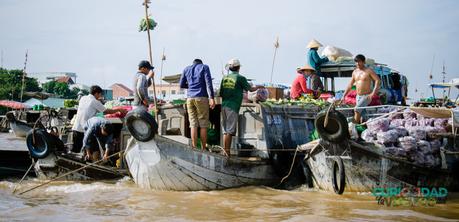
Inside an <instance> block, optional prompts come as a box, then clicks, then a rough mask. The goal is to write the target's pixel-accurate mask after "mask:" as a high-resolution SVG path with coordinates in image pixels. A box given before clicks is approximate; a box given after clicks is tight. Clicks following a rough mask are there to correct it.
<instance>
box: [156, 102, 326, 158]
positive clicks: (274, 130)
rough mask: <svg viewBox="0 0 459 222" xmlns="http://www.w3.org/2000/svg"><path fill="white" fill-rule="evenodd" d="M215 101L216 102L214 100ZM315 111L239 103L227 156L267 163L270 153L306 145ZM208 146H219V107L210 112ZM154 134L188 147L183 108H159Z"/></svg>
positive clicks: (317, 109)
mask: <svg viewBox="0 0 459 222" xmlns="http://www.w3.org/2000/svg"><path fill="white" fill-rule="evenodd" d="M217 101H218V100H217ZM319 111H320V110H319V108H317V107H311V108H302V107H298V106H291V107H287V106H266V105H262V104H257V103H243V104H242V106H241V110H240V112H239V121H238V130H237V134H236V136H234V137H233V142H232V147H231V153H232V154H237V155H238V156H241V157H242V156H246V157H257V158H261V159H268V158H269V154H270V152H271V151H274V150H277V151H279V150H286V149H293V151H294V149H295V148H296V147H297V146H298V145H301V144H305V143H307V142H309V136H310V134H311V133H312V131H313V128H314V117H315V115H316V114H317V113H318V112H319ZM209 119H210V123H211V124H210V125H211V126H210V128H209V131H208V144H209V145H210V147H217V148H218V147H222V146H223V133H222V130H221V105H220V104H218V102H217V105H216V107H215V108H214V109H213V110H210V116H209ZM158 126H159V129H158V134H159V135H161V136H163V137H167V138H170V139H173V140H175V141H180V142H182V143H184V144H188V145H191V135H190V128H189V121H188V114H187V110H186V105H184V104H181V105H180V104H178V105H171V104H168V105H164V106H161V107H160V112H159V122H158Z"/></svg>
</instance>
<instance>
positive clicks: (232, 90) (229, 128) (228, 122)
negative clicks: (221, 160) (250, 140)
mask: <svg viewBox="0 0 459 222" xmlns="http://www.w3.org/2000/svg"><path fill="white" fill-rule="evenodd" d="M226 68H227V69H228V70H229V74H228V75H226V76H225V77H224V78H223V79H222V82H221V84H220V96H221V97H222V126H223V133H224V135H223V142H224V149H225V152H226V154H227V155H228V156H229V155H230V148H231V140H232V139H233V136H234V135H236V127H237V122H238V119H239V109H240V108H241V103H242V98H243V94H242V93H243V90H246V91H255V90H256V89H257V88H255V87H252V86H250V84H249V83H248V82H247V79H246V78H245V77H244V76H242V75H241V74H239V70H240V68H241V63H240V62H239V60H238V59H231V60H230V61H229V62H228V64H227V65H226ZM258 88H259V87H258Z"/></svg>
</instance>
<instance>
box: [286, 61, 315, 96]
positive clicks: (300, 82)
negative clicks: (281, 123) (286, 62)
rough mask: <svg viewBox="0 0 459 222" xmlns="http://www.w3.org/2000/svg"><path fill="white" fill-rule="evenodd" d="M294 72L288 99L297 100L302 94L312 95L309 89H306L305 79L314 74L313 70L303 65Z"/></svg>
mask: <svg viewBox="0 0 459 222" xmlns="http://www.w3.org/2000/svg"><path fill="white" fill-rule="evenodd" d="M296 72H297V75H296V78H295V79H294V80H293V83H292V89H291V90H290V99H298V98H299V97H301V95H302V94H307V93H310V94H312V93H313V91H312V90H311V89H308V87H307V82H306V81H307V80H306V79H307V78H308V77H309V76H310V75H311V74H312V73H313V72H314V68H312V67H311V66H309V65H305V66H303V67H301V68H297V70H296Z"/></svg>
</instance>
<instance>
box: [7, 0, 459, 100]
mask: <svg viewBox="0 0 459 222" xmlns="http://www.w3.org/2000/svg"><path fill="white" fill-rule="evenodd" d="M141 3H142V0H110V1H108V0H96V1H95V0H78V1H62V0H40V1H36V0H20V1H19V0H1V1H0V28H1V34H0V49H1V50H3V54H4V58H3V66H4V67H5V68H11V69H13V68H19V69H20V68H22V67H23V63H24V53H25V51H26V49H28V50H29V62H28V65H27V71H28V72H51V71H68V72H76V73H77V74H78V79H77V81H78V82H80V83H84V84H87V85H91V84H100V85H102V86H104V87H108V86H110V85H111V84H113V83H116V82H121V83H124V84H126V85H127V86H129V87H131V85H132V79H133V75H134V74H135V72H136V69H137V64H138V62H139V60H141V59H147V58H148V48H147V40H146V39H147V38H146V33H144V32H141V33H139V32H138V30H137V29H138V25H139V21H140V19H141V18H142V17H143V16H144V8H143V7H142V4H141ZM150 13H151V15H152V16H153V18H154V19H155V20H156V21H157V22H158V23H159V25H158V27H157V29H156V30H154V31H153V33H152V42H153V50H154V65H155V66H156V67H157V69H156V71H157V75H158V76H159V74H160V62H161V60H160V58H161V52H162V50H163V48H165V49H166V56H167V60H166V62H165V64H164V75H169V74H176V73H180V72H181V71H182V70H183V68H184V67H185V66H187V65H189V64H190V63H191V62H192V60H193V59H194V58H196V57H199V58H202V59H203V61H204V62H205V63H207V64H209V65H210V67H211V71H212V74H213V76H214V78H215V79H217V80H219V79H220V78H221V73H222V64H224V63H226V62H227V61H228V60H229V59H231V58H233V57H237V58H239V59H240V60H241V63H242V65H243V67H242V70H241V72H242V73H243V74H245V75H246V76H247V77H248V78H254V79H256V82H269V75H270V73H271V63H272V57H273V50H274V49H273V42H274V39H275V38H276V36H279V38H280V48H279V51H278V55H277V61H276V66H275V75H274V78H273V80H274V82H278V83H284V84H290V83H291V81H292V80H293V78H294V76H295V68H296V67H297V66H300V65H302V64H304V63H306V56H305V55H306V52H307V49H306V44H307V43H308V41H309V40H310V39H311V38H316V39H318V40H319V41H320V42H321V43H322V44H324V45H335V46H338V47H342V48H345V49H347V50H349V51H351V52H352V53H354V54H357V53H363V54H364V55H366V56H367V57H370V58H374V59H375V60H376V61H377V62H380V63H385V64H389V65H390V66H392V67H393V68H395V69H397V70H399V71H400V72H401V73H402V74H405V75H406V76H408V78H409V80H410V83H411V85H410V90H411V92H410V93H411V96H413V91H414V88H418V89H419V93H424V94H426V93H427V94H429V93H430V91H429V90H428V87H427V84H428V83H429V79H428V73H429V72H430V69H431V66H432V58H433V56H434V55H435V62H434V66H433V74H434V81H441V75H440V73H441V68H442V63H443V61H444V62H445V64H446V72H447V79H448V80H449V79H451V78H454V77H456V78H459V62H458V59H459V44H458V39H459V1H456V0H441V1H439V0H436V1H435V0H404V1H400V0H398V1H397V0H384V1H370V0H352V1H350V0H349V1H344V0H334V1H306V0H295V1H294V0H284V1H274V0H264V1H253V0H252V1H251V0H232V1H223V0H186V1H185V0H174V1H171V0H168V1H166V0H158V1H155V0H152V4H151V9H150ZM413 97H414V96H413Z"/></svg>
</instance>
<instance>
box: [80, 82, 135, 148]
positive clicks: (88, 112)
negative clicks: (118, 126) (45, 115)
mask: <svg viewBox="0 0 459 222" xmlns="http://www.w3.org/2000/svg"><path fill="white" fill-rule="evenodd" d="M102 97H103V91H102V88H100V86H97V85H94V86H91V94H89V95H87V96H83V97H81V99H80V101H79V103H78V111H77V114H76V119H75V123H74V124H73V127H72V131H73V136H72V139H73V148H72V152H75V153H79V152H80V151H81V148H82V147H83V137H84V128H85V126H86V123H87V121H88V120H89V119H90V118H92V117H94V116H96V114H97V113H99V112H101V113H104V114H112V113H116V112H121V113H126V110H123V109H119V110H118V109H116V110H115V109H107V108H105V106H104V105H103V104H102V102H100V100H101V99H102Z"/></svg>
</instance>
